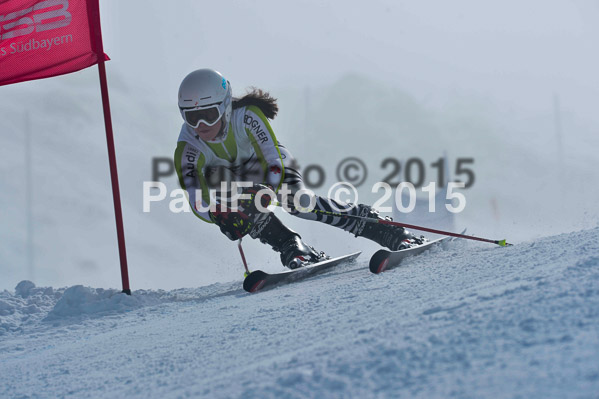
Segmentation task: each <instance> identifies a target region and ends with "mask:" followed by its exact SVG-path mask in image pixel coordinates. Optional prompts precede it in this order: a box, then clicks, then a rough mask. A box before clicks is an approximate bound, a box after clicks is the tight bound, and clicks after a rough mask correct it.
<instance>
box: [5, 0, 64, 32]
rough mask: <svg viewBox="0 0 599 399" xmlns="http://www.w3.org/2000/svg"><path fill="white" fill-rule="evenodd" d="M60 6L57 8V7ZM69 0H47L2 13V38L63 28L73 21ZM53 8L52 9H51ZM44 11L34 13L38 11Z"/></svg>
mask: <svg viewBox="0 0 599 399" xmlns="http://www.w3.org/2000/svg"><path fill="white" fill-rule="evenodd" d="M58 6H60V8H58V9H56V7H58ZM68 8H69V1H68V0H45V1H40V2H38V3H36V4H35V5H34V6H33V7H29V8H26V9H24V10H20V11H15V12H12V13H10V14H7V15H0V33H2V34H1V35H0V38H1V39H2V40H6V39H13V38H15V37H19V36H25V35H28V34H30V33H32V32H33V31H34V30H35V31H36V32H43V31H47V30H51V29H57V28H62V27H64V26H68V25H70V23H71V20H72V16H71V13H70V12H68V11H67V9H68ZM50 9H51V10H50ZM40 10H46V11H44V12H40V13H36V14H33V13H34V12H36V11H40Z"/></svg>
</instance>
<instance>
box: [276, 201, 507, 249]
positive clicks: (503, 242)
mask: <svg viewBox="0 0 599 399" xmlns="http://www.w3.org/2000/svg"><path fill="white" fill-rule="evenodd" d="M271 203H272V204H273V205H276V206H279V207H282V208H283V204H281V203H280V202H275V201H273V202H271ZM283 209H284V208H283ZM305 211H307V212H311V213H317V214H321V215H327V216H336V217H339V218H345V219H356V220H364V221H366V222H368V223H379V224H388V225H391V226H398V227H406V228H410V229H414V230H420V231H426V232H429V233H434V234H441V235H446V236H451V237H458V238H465V239H467V240H475V241H482V242H489V243H491V244H497V245H499V246H501V247H509V246H512V245H513V244H509V243H507V242H506V240H490V239H488V238H482V237H476V236H468V235H465V234H459V233H452V232H450V231H443V230H437V229H431V228H429V227H422V226H416V225H413V224H407V223H399V222H394V221H391V220H386V219H374V218H367V217H364V216H357V215H347V214H344V213H336V212H331V211H322V210H320V209H308V210H305ZM305 211H304V212H305ZM300 212H301V211H300Z"/></svg>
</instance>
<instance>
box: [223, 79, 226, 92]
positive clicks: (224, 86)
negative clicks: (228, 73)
mask: <svg viewBox="0 0 599 399" xmlns="http://www.w3.org/2000/svg"><path fill="white" fill-rule="evenodd" d="M223 89H225V90H227V81H226V80H225V78H223Z"/></svg>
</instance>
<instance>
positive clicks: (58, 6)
mask: <svg viewBox="0 0 599 399" xmlns="http://www.w3.org/2000/svg"><path fill="white" fill-rule="evenodd" d="M99 57H103V59H104V60H105V61H106V60H108V59H109V58H108V56H107V55H106V54H104V51H103V47H102V33H101V30H100V8H99V5H98V0H42V1H39V0H0V86H2V85H7V84H11V83H17V82H23V81H26V80H33V79H42V78H47V77H50V76H57V75H64V74H66V73H71V72H75V71H79V70H81V69H84V68H87V67H89V66H92V65H94V64H97V63H98V61H99V60H100V58H99Z"/></svg>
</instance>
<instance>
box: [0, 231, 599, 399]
mask: <svg viewBox="0 0 599 399" xmlns="http://www.w3.org/2000/svg"><path fill="white" fill-rule="evenodd" d="M368 255H369V254H363V255H362V257H361V258H359V261H358V262H357V263H354V264H348V265H343V266H340V267H339V268H337V269H334V270H333V271H330V272H328V273H326V274H323V275H320V276H317V277H314V278H311V279H309V280H305V281H303V282H301V283H297V284H291V285H286V286H282V287H279V288H275V289H273V290H270V291H266V292H261V293H258V294H247V293H245V292H244V291H243V290H242V289H241V281H239V282H236V283H227V284H223V283H219V284H214V285H210V286H206V287H200V288H194V289H179V290H173V291H157V290H140V291H134V292H133V295H132V296H127V295H125V294H122V293H119V292H118V291H116V290H104V289H94V288H89V287H83V286H73V287H70V288H66V289H54V288H40V287H35V286H34V285H33V283H31V282H28V281H23V282H21V283H19V285H18V286H17V287H16V290H15V291H14V292H9V291H3V292H2V293H0V397H2V398H48V397H76V398H113V397H117V396H118V397H139V398H147V397H156V398H158V397H160V398H179V397H206V398H282V397H285V398H305V397H308V398H323V397H326V398H329V397H330V398H348V397H355V398H388V397H393V398H395V397H422V398H431V397H443V398H446V397H456V398H481V397H487V398H541V397H542V398H565V397H568V398H597V397H599V361H597V359H598V358H599V228H594V229H591V230H584V231H580V232H575V233H568V234H562V235H559V236H554V237H548V238H542V239H539V240H536V241H534V242H525V243H520V244H518V245H516V246H514V247H509V248H499V247H494V246H489V245H482V244H480V245H479V244H472V243H469V242H464V241H461V242H453V243H451V244H449V245H448V247H447V248H445V250H442V249H440V248H436V249H433V250H431V251H429V252H428V253H426V254H424V255H421V256H418V257H415V258H411V259H409V260H407V261H406V263H405V265H404V266H403V267H401V268H398V269H395V270H392V271H389V272H386V273H383V274H381V275H373V274H370V273H369V272H368V269H367V261H368Z"/></svg>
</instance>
